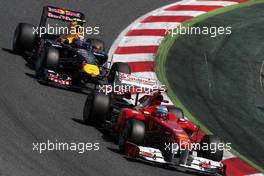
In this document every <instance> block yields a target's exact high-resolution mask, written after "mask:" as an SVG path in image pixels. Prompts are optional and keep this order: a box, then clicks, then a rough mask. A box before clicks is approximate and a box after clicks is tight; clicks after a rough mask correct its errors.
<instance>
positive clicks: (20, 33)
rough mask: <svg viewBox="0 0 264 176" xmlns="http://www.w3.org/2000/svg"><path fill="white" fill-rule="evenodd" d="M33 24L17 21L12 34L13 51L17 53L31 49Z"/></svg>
mask: <svg viewBox="0 0 264 176" xmlns="http://www.w3.org/2000/svg"><path fill="white" fill-rule="evenodd" d="M34 29H35V26H34V25H32V24H27V23H19V24H18V26H17V27H16V30H15V33H14V36H13V51H14V52H15V53H17V54H24V53H25V52H26V51H32V49H33V48H34V44H35V39H36V36H35V34H34Z"/></svg>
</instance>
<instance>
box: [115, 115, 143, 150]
mask: <svg viewBox="0 0 264 176" xmlns="http://www.w3.org/2000/svg"><path fill="white" fill-rule="evenodd" d="M126 142H131V143H134V144H136V145H138V146H143V145H144V142H145V124H144V122H142V121H139V120H135V119H129V120H127V121H126V124H125V128H124V129H123V130H122V131H121V133H120V134H119V139H118V145H119V149H120V151H121V152H124V150H125V148H124V147H125V143H126Z"/></svg>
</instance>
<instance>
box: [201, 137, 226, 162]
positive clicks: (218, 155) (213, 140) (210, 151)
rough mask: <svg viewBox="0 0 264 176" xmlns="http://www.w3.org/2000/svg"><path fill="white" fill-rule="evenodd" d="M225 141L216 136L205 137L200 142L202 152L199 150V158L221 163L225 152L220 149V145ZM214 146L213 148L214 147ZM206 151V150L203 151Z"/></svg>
mask: <svg viewBox="0 0 264 176" xmlns="http://www.w3.org/2000/svg"><path fill="white" fill-rule="evenodd" d="M220 143H222V144H223V141H222V140H221V139H220V138H219V137H217V136H214V135H205V136H204V137H203V139H202V140H201V142H200V145H201V147H200V150H198V156H199V157H203V158H206V159H210V160H213V161H221V160H222V159H223V153H224V151H223V150H221V149H219V147H218V146H220V145H219V144H220ZM212 146H213V147H212ZM203 149H206V150H203Z"/></svg>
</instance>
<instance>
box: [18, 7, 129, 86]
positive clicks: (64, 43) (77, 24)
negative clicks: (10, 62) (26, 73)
mask: <svg viewBox="0 0 264 176" xmlns="http://www.w3.org/2000/svg"><path fill="white" fill-rule="evenodd" d="M47 19H53V20H57V21H58V20H59V21H61V22H66V23H67V24H69V25H68V26H69V28H74V29H76V30H77V34H78V32H80V31H79V30H80V29H82V27H83V25H84V23H85V16H84V14H83V13H81V12H77V11H72V10H66V9H62V8H57V7H52V6H45V7H44V8H43V11H42V16H41V20H40V24H39V26H34V25H31V24H27V23H19V24H18V26H17V28H16V30H15V34H14V39H13V51H14V52H15V53H17V54H21V55H24V56H27V57H30V58H31V59H32V61H33V63H35V70H36V77H37V78H38V79H39V81H41V82H45V83H55V84H60V85H64V86H68V87H70V86H78V87H86V85H87V83H95V84H105V83H113V78H114V76H115V73H116V72H123V73H128V74H129V73H130V68H129V66H128V64H126V63H120V62H118V63H114V64H113V65H112V67H111V68H109V67H110V64H109V63H108V62H107V59H108V55H107V54H106V52H105V45H104V42H103V41H102V40H99V39H95V38H88V39H87V40H85V39H81V37H79V36H78V37H76V36H77V35H56V34H50V33H45V34H42V35H39V34H40V33H41V32H43V31H41V30H42V29H43V27H45V26H47V24H46V23H47ZM73 24H74V25H73ZM37 29H38V30H37ZM69 30H70V29H69ZM82 30H83V29H82ZM75 32H76V31H75Z"/></svg>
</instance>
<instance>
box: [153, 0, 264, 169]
mask: <svg viewBox="0 0 264 176" xmlns="http://www.w3.org/2000/svg"><path fill="white" fill-rule="evenodd" d="M259 3H264V0H251V1H248V2H245V3H241V4H237V5H232V6H228V7H225V8H220V9H218V10H215V11H212V12H209V13H206V14H204V15H201V16H198V17H195V18H192V19H190V20H187V21H186V22H184V23H182V24H181V26H182V27H188V26H193V25H194V24H196V23H199V22H201V21H204V20H206V19H207V18H210V17H212V16H215V15H218V14H222V13H225V12H229V11H231V10H235V9H239V8H243V7H249V6H252V5H256V4H259ZM178 37H179V35H174V36H172V35H168V36H167V37H166V38H165V39H164V40H163V42H162V44H161V45H160V47H159V50H158V52H157V55H156V58H155V66H156V67H155V71H156V73H157V75H158V78H159V80H160V81H161V82H162V83H163V84H165V85H166V86H167V89H168V96H169V97H170V98H171V100H172V102H173V103H174V104H175V105H177V106H178V107H180V108H182V109H183V111H184V112H185V115H186V117H187V118H188V119H190V120H191V121H192V122H194V123H195V124H196V125H199V126H200V127H201V129H202V130H203V131H204V132H205V133H207V134H212V132H211V131H210V130H209V129H208V128H207V127H206V126H204V125H203V124H202V123H201V122H200V121H199V120H198V119H197V118H195V117H194V116H193V115H192V114H191V113H190V112H189V110H188V109H186V108H185V107H184V105H183V104H182V103H181V101H180V100H179V98H178V97H177V96H176V95H175V94H174V93H173V91H172V88H171V86H170V84H169V82H168V80H167V78H166V71H165V69H166V68H165V63H166V59H167V55H168V52H169V50H170V48H171V47H172V45H173V44H174V43H175V42H176V40H177V38H178ZM231 152H232V153H233V154H234V155H236V156H238V157H240V158H241V159H242V160H244V161H245V162H247V163H248V164H250V165H251V166H253V167H254V168H256V169H258V170H259V171H261V172H264V169H263V168H261V167H260V166H258V165H256V164H255V163H254V162H252V161H250V160H249V159H247V158H246V157H245V156H243V155H241V154H240V153H239V152H238V151H236V150H235V149H232V150H231Z"/></svg>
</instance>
